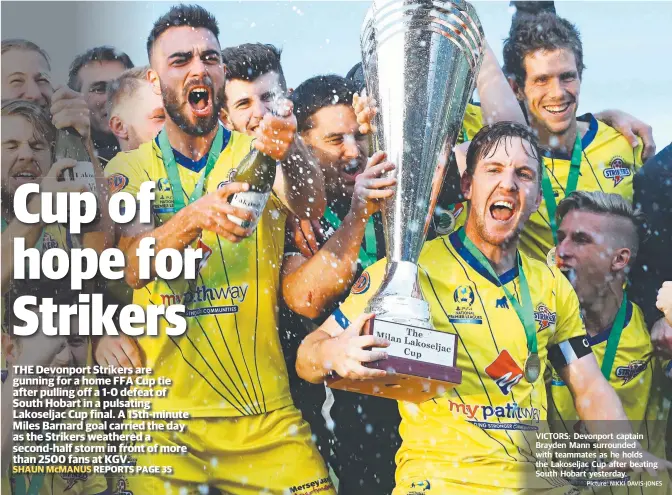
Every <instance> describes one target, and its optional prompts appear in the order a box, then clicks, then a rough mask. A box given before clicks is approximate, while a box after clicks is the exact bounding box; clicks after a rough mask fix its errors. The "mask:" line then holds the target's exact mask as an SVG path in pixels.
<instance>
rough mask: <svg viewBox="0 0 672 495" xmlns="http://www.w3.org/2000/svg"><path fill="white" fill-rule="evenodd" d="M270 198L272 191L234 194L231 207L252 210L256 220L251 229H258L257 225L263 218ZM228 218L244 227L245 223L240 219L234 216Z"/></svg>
mask: <svg viewBox="0 0 672 495" xmlns="http://www.w3.org/2000/svg"><path fill="white" fill-rule="evenodd" d="M270 197H271V192H270V191H269V192H266V193H260V192H255V191H247V192H240V193H236V194H234V195H233V198H231V206H235V207H236V208H245V209H248V210H252V211H253V212H254V215H255V217H256V218H255V220H254V222H253V224H252V225H250V227H252V228H253V229H256V228H257V224H258V223H259V219H260V218H261V213H262V212H263V211H264V208H266V203H267V202H268V198H270ZM227 217H228V218H229V220H231V221H232V222H233V223H235V224H236V225H240V226H242V225H243V221H242V220H241V219H240V218H238V217H235V216H233V215H227Z"/></svg>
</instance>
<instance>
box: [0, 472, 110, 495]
mask: <svg viewBox="0 0 672 495" xmlns="http://www.w3.org/2000/svg"><path fill="white" fill-rule="evenodd" d="M30 467H33V468H35V467H36V466H30ZM58 467H61V466H58ZM10 469H11V467H10ZM18 476H22V477H23V478H24V483H25V487H26V490H27V492H26V493H32V492H31V491H30V489H29V487H31V483H35V484H36V486H39V490H38V491H37V492H36V495H63V494H68V495H71V494H72V495H98V494H101V495H102V494H105V493H108V491H107V480H106V479H105V477H104V476H101V475H99V474H92V473H61V474H39V473H34V474H13V475H12V477H11V478H10V477H8V476H3V477H2V493H3V494H5V493H6V494H7V495H24V493H20V492H19V491H17V488H16V485H17V482H18V480H17V477H18Z"/></svg>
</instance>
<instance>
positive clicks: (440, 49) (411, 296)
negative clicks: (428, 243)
mask: <svg viewBox="0 0 672 495" xmlns="http://www.w3.org/2000/svg"><path fill="white" fill-rule="evenodd" d="M361 44H362V60H363V65H364V74H365V76H366V87H367V93H368V94H369V95H371V96H372V97H373V99H375V100H376V101H377V102H378V113H377V115H376V116H375V118H374V124H375V126H376V133H375V139H374V148H375V150H376V151H377V150H384V151H385V152H386V153H387V156H388V160H389V161H390V162H392V163H394V164H395V165H396V170H395V171H394V174H395V176H396V177H397V188H396V194H395V195H394V197H392V198H390V199H389V200H388V201H386V202H385V203H384V205H383V207H382V210H383V221H384V225H385V241H386V248H387V261H388V263H387V271H386V273H385V278H384V279H383V283H382V285H381V287H380V289H379V290H378V292H377V293H376V294H375V295H374V296H373V298H372V299H371V301H370V303H369V308H368V311H370V312H373V313H375V314H376V315H377V316H378V317H380V318H385V319H386V320H391V321H398V322H400V323H406V324H412V325H414V326H418V327H424V328H431V327H432V325H431V318H430V313H429V305H428V304H427V303H426V302H425V301H424V299H423V297H422V293H421V291H420V284H419V281H418V265H417V262H418V257H419V255H420V251H421V249H422V245H423V243H424V241H425V236H426V234H427V228H428V226H429V221H430V219H431V214H432V213H433V211H432V210H433V206H434V205H432V204H431V198H432V191H433V190H434V189H436V185H437V184H438V186H439V187H440V186H441V184H442V183H443V179H444V176H445V167H443V166H440V165H439V164H440V162H441V155H442V152H443V151H444V150H445V149H448V150H450V149H451V148H452V147H453V146H454V144H455V140H456V139H457V136H458V134H459V133H460V131H461V129H462V120H463V118H464V112H465V110H466V105H467V102H468V101H469V98H470V97H471V95H472V93H473V90H474V85H475V82H476V76H477V75H478V71H479V68H480V64H481V60H482V55H483V49H484V44H485V41H484V35H483V29H482V28H481V25H480V22H479V20H478V17H477V16H476V12H475V9H474V8H473V7H472V6H471V5H470V4H468V3H467V2H463V1H459V0H458V1H453V2H446V1H438V0H434V1H432V0H414V1H408V0H374V1H373V6H372V7H371V8H370V10H369V11H368V13H367V16H366V19H365V21H364V27H363V30H362V39H361ZM444 147H445V148H444Z"/></svg>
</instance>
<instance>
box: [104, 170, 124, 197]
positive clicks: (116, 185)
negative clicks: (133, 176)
mask: <svg viewBox="0 0 672 495" xmlns="http://www.w3.org/2000/svg"><path fill="white" fill-rule="evenodd" d="M127 185H128V177H126V176H125V175H124V174H112V175H110V176H109V177H108V178H107V187H108V189H109V190H110V194H114V193H117V192H119V191H121V190H122V189H123V188H124V187H126V186H127Z"/></svg>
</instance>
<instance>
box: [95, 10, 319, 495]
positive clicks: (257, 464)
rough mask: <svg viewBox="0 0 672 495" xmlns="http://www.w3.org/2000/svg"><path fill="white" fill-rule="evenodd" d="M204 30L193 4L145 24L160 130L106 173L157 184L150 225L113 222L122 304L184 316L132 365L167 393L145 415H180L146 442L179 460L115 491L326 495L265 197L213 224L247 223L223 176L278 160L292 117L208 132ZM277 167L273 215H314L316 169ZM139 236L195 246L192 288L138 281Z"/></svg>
mask: <svg viewBox="0 0 672 495" xmlns="http://www.w3.org/2000/svg"><path fill="white" fill-rule="evenodd" d="M218 34H219V29H218V26H217V22H216V20H215V19H214V17H213V16H212V15H211V14H210V13H209V12H207V11H206V10H205V9H203V8H201V7H198V6H185V5H180V6H176V7H173V8H172V9H171V10H170V11H169V12H168V13H167V14H165V15H164V16H162V17H161V18H160V19H158V20H157V21H156V23H155V24H154V28H153V29H152V32H151V34H150V36H149V38H148V41H147V50H148V55H149V60H150V64H151V72H150V81H152V83H153V84H154V85H155V87H156V88H157V89H159V88H160V92H161V95H162V97H163V101H164V107H165V110H166V121H165V127H164V129H163V131H161V133H159V136H158V137H157V138H156V139H155V140H152V141H151V142H149V143H145V144H143V145H141V146H140V147H139V148H138V149H137V150H135V151H131V152H128V153H122V154H120V155H118V156H117V157H116V158H115V159H114V160H112V161H111V162H110V164H109V165H108V167H107V170H106V171H107V173H108V175H109V177H111V178H112V182H111V183H112V184H114V189H117V190H124V191H128V192H131V193H133V194H135V193H136V192H137V191H138V190H139V188H140V185H141V184H142V183H143V182H145V181H148V180H149V181H152V182H154V183H155V184H156V186H157V187H156V191H155V193H156V200H155V202H154V218H155V221H154V224H153V225H144V226H143V225H140V224H136V225H133V226H131V227H128V226H126V230H125V231H124V233H123V234H122V238H121V240H120V247H121V248H122V249H123V250H124V251H125V253H126V256H127V260H128V262H127V269H126V281H127V282H128V283H129V285H131V286H132V287H134V288H135V289H136V291H135V293H134V303H136V304H141V305H148V304H156V305H162V304H163V305H169V304H184V305H186V307H187V312H186V313H185V317H186V319H187V331H186V333H185V334H184V335H182V336H181V337H169V336H167V335H166V333H165V327H164V328H161V329H159V335H158V336H157V337H141V338H139V339H138V341H137V343H138V346H139V347H140V350H141V356H142V357H143V359H144V362H143V364H144V365H145V366H149V367H151V368H153V370H154V374H155V375H158V376H167V377H169V378H170V379H171V380H172V383H173V385H172V386H171V389H170V394H169V398H167V399H158V398H157V399H154V400H153V407H154V410H165V411H177V412H182V411H185V412H187V413H189V415H190V417H191V419H190V420H189V426H188V429H187V430H186V431H185V432H183V433H178V434H177V436H175V435H173V434H171V433H169V432H165V433H161V432H157V434H155V435H154V436H153V437H154V438H153V442H155V443H158V444H159V445H164V446H168V445H173V444H178V445H181V446H186V448H187V452H188V454H187V455H166V454H164V455H159V456H152V455H151V454H150V455H140V456H139V458H138V465H139V466H147V465H160V466H163V468H164V469H163V473H162V474H158V475H153V476H152V475H143V476H140V477H138V478H131V479H130V480H122V482H123V483H122V484H123V485H124V486H125V487H126V489H128V490H130V491H132V492H133V493H135V494H136V495H138V494H145V493H147V494H158V493H175V492H182V491H184V492H186V493H195V492H197V491H198V490H199V489H201V490H202V488H203V487H204V486H210V487H215V488H217V489H218V490H220V491H221V492H224V493H231V494H253V493H254V494H257V493H260V492H270V493H273V494H282V493H287V492H291V493H298V494H303V493H307V492H308V491H309V490H315V489H320V490H321V491H323V492H324V493H331V492H332V488H331V482H330V480H329V477H328V474H327V472H326V469H325V467H324V463H323V461H322V459H321V458H320V456H319V454H318V452H317V450H316V449H315V446H314V445H313V443H312V441H311V438H310V429H309V428H308V425H307V424H306V423H305V422H304V421H303V420H302V418H301V415H300V413H299V412H298V410H297V409H296V408H295V407H294V406H293V404H292V400H291V396H290V393H289V387H288V383H287V371H286V368H285V364H284V360H283V358H282V352H281V350H280V344H279V339H278V333H277V295H278V284H279V281H278V278H279V269H280V260H281V257H282V247H283V235H284V218H285V216H284V215H283V214H282V213H281V208H282V206H281V205H280V204H279V203H278V202H276V200H275V198H273V199H271V202H270V203H269V204H268V205H267V206H266V209H265V210H264V211H263V212H262V214H261V217H260V220H259V223H258V225H257V227H256V228H255V229H252V228H250V227H248V228H244V227H242V226H240V225H238V224H235V223H233V222H232V221H230V220H229V219H228V218H227V216H228V215H233V216H236V217H238V218H240V219H242V220H244V221H253V220H255V219H254V218H253V213H252V212H251V211H249V210H246V209H242V208H235V207H233V206H231V205H230V204H229V201H228V198H229V197H230V196H231V195H233V194H235V193H239V192H243V191H246V190H247V189H248V185H247V184H242V183H238V182H231V181H230V177H231V175H232V174H231V172H232V171H233V170H234V169H235V167H236V166H237V165H238V164H239V163H240V162H241V160H242V159H243V158H244V157H245V156H246V155H247V154H248V153H249V152H250V149H251V147H252V146H254V147H256V148H257V149H259V151H261V152H263V153H265V154H267V155H269V156H271V157H273V158H275V159H277V160H282V159H284V158H285V157H286V155H287V153H288V151H289V149H290V147H291V145H292V142H293V138H294V131H295V127H296V123H295V118H294V117H293V115H290V116H288V117H279V116H273V115H266V116H265V117H264V119H263V121H262V124H261V125H260V126H259V127H258V129H257V130H256V132H255V134H254V136H255V137H256V140H254V139H253V138H252V137H250V136H247V135H245V134H240V133H238V132H230V131H228V130H226V129H225V128H224V127H222V126H221V125H220V123H219V115H220V110H221V108H222V105H223V102H224V83H225V69H224V65H223V64H222V58H221V48H220V45H219V41H218V39H217V36H218ZM213 165H214V166H213ZM282 166H283V168H286V166H285V164H284V163H283V165H282ZM285 172H286V173H285V179H286V180H285V187H286V189H285V190H280V191H276V193H277V196H278V197H280V198H282V199H283V201H285V205H286V207H287V208H289V209H290V210H291V211H293V212H295V213H296V214H298V215H301V216H316V215H321V213H322V211H321V209H320V207H319V205H320V199H319V198H322V197H323V196H324V191H323V190H322V188H321V184H322V180H321V175H320V172H319V170H315V169H313V168H312V167H310V165H304V166H303V172H302V174H303V177H302V180H301V181H299V180H297V178H296V175H295V174H296V173H298V172H295V171H293V170H288V169H285ZM311 179H312V180H311ZM147 237H151V238H153V239H154V240H155V246H154V250H155V251H157V252H158V251H161V250H163V249H166V248H172V249H177V250H183V249H184V248H185V247H186V246H190V245H191V246H194V247H199V248H201V249H202V252H203V253H204V257H203V259H202V260H201V262H200V265H199V273H198V278H197V280H196V281H190V282H188V281H186V280H184V279H182V278H180V279H176V280H163V279H161V278H156V279H154V280H153V281H151V282H150V281H148V280H145V279H140V278H139V274H138V256H137V254H136V249H137V248H138V245H139V243H140V242H141V241H142V239H144V238H147ZM154 273H155V272H154V266H152V275H153V276H154ZM171 471H172V474H171Z"/></svg>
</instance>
